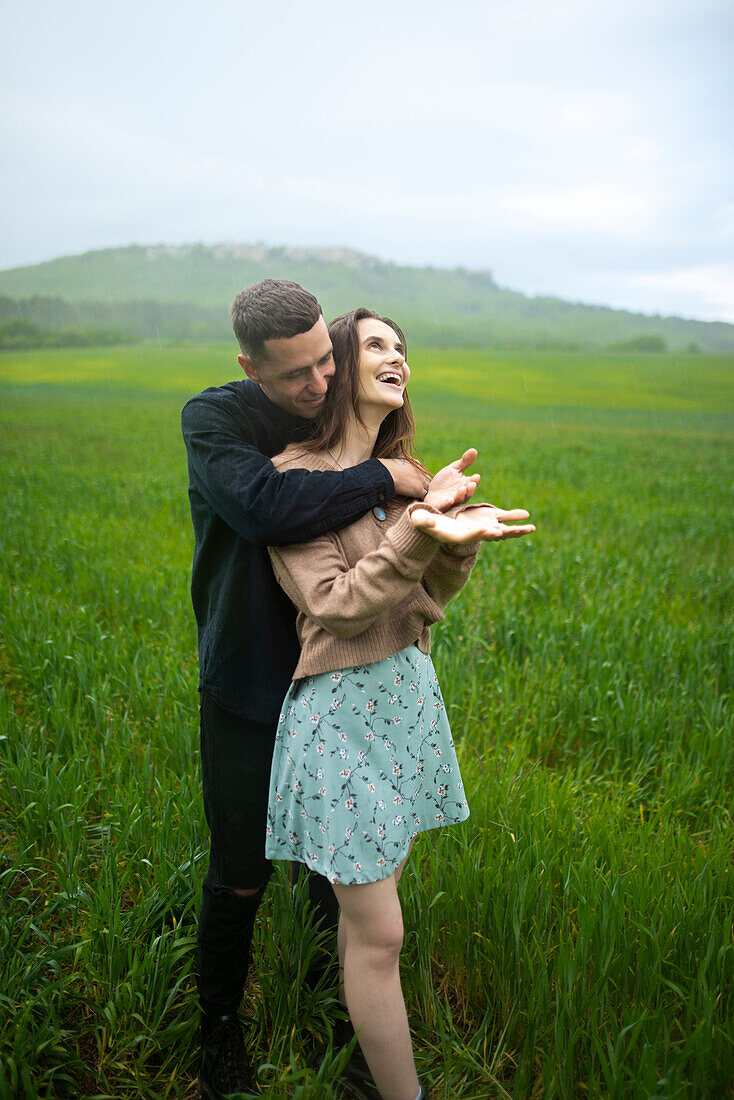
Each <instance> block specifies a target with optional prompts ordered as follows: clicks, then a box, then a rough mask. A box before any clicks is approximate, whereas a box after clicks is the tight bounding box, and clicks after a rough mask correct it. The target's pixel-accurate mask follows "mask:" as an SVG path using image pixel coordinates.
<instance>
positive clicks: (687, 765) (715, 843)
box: [0, 346, 734, 1100]
mask: <svg viewBox="0 0 734 1100" xmlns="http://www.w3.org/2000/svg"><path fill="white" fill-rule="evenodd" d="M411 366H412V370H413V375H412V379H411V394H412V399H413V403H414V406H415V409H416V413H417V417H418V419H419V424H420V433H419V441H420V449H421V453H422V457H423V459H424V461H425V462H426V463H427V464H428V465H429V466H431V467H432V468H434V469H437V468H438V467H439V466H441V465H443V464H444V463H445V462H446V461H448V460H451V459H453V458H455V457H456V456H457V454H458V453H459V452H460V451H462V450H463V449H464V448H465V447H466V446H469V445H474V446H476V447H477V448H478V449H479V452H480V458H479V460H478V463H477V467H478V469H479V471H480V472H481V473H482V475H483V486H482V495H483V496H485V498H486V499H489V500H492V501H493V502H494V503H496V504H500V505H503V506H505V507H510V506H513V507H521V506H524V507H527V508H528V509H529V510H530V512H531V514H532V519H533V521H534V522H535V523H536V524H537V528H538V530H537V533H536V534H535V535H534V536H532V537H531V538H528V539H525V540H522V541H520V542H517V543H513V542H509V543H506V544H503V545H488V546H486V547H484V549H483V550H482V554H481V557H480V562H479V565H478V567H477V569H476V572H475V574H474V576H473V578H472V581H471V582H470V584H469V586H468V587H467V589H466V590H465V591H464V592H463V593H462V595H461V597H460V598H459V599H458V600H457V601H456V602H455V603H454V604H453V605H452V607H451V609H450V610H449V615H448V618H447V621H446V623H444V624H442V625H441V626H440V627H439V628H437V629H436V630H435V633H434V660H435V663H436V667H437V669H438V673H439V676H440V679H441V684H442V688H443V692H444V696H445V699H446V702H447V705H448V708H449V715H450V717H451V720H452V727H453V730H454V734H455V738H456V741H457V747H458V752H459V758H460V761H461V765H462V772H463V776H464V780H465V784H466V787H467V791H468V797H469V802H470V806H471V810H472V816H471V818H470V819H469V821H468V822H467V823H466V824H465V825H463V826H460V827H457V828H455V829H452V830H445V831H444V832H443V833H437V832H433V833H430V834H428V835H426V836H423V837H421V838H419V840H418V842H417V843H416V846H415V849H414V854H413V856H412V857H411V860H410V863H409V865H408V868H407V870H406V873H405V875H404V877H403V880H402V884H401V894H402V898H403V903H404V910H405V919H406V932H407V934H406V943H405V948H404V954H403V959H404V965H403V973H404V985H405V989H406V999H407V1002H408V1012H409V1015H410V1018H411V1021H412V1022H413V1025H414V1034H415V1040H416V1046H417V1062H418V1069H419V1073H420V1075H421V1077H423V1078H424V1079H425V1081H426V1083H427V1084H428V1085H429V1087H430V1089H431V1095H432V1096H434V1097H439V1098H441V1100H488V1098H495V1097H497V1098H506V1097H512V1098H515V1100H525V1098H528V1097H544V1098H548V1100H553V1098H559V1100H564V1098H572V1097H574V1098H575V1097H583V1098H587V1097H589V1098H594V1097H615V1098H620V1100H622V1098H624V1100H626V1098H629V1097H633V1098H637V1097H646V1098H653V1097H654V1098H658V1100H672V1098H678V1097H685V1098H686V1100H693V1098H702V1100H703V1098H709V1097H725V1096H727V1095H732V1081H733V1080H734V1036H733V1031H734V1025H733V1023H732V1021H733V1019H734V981H733V979H734V943H733V939H732V932H733V929H732V913H733V910H734V870H733V865H732V854H733V844H732V779H733V778H734V738H733V737H732V730H733V729H734V722H733V721H732V708H731V688H732V608H733V607H734V599H733V598H732V573H733V570H732V560H733V555H732V538H731V533H732V532H731V503H732V500H731V486H732V484H733V483H734V456H733V449H732V438H733V436H734V399H733V387H732V384H731V380H732V368H733V367H734V357H731V356H728V357H725V356H717V357H714V356H695V357H693V356H685V357H684V356H681V357H679V358H676V357H675V356H651V355H647V356H645V355H641V356H638V357H637V358H633V357H624V356H612V355H599V356H597V357H589V356H584V355H580V354H579V355H567V356H557V355H556V356H554V355H541V354H538V353H531V352H528V353H523V352H512V353H509V352H508V353H504V354H498V355H487V354H485V353H479V352H448V351H447V352H438V351H435V350H434V351H424V352H421V351H417V352H415V353H414V354H413V355H412V356H411ZM235 375H236V363H235V360H234V352H233V350H232V349H231V348H223V347H222V346H212V347H202V348H192V347H186V348H173V347H141V346H136V347H129V348H122V349H89V350H84V351H82V352H77V351H54V352H43V353H24V354H18V355H15V354H9V353H7V354H4V355H2V356H0V398H1V399H2V413H1V414H0V457H1V460H2V470H3V474H4V478H3V480H4V493H3V520H4V522H3V538H2V540H1V545H0V564H1V566H2V568H1V571H0V584H1V585H2V606H3V617H2V627H1V630H2V633H1V635H0V726H1V730H0V735H1V736H2V760H3V769H2V786H1V788H0V803H1V806H2V843H3V855H2V863H1V864H0V891H1V896H0V950H1V953H2V967H3V972H4V973H3V977H2V982H0V1098H2V1100H10V1098H16V1097H25V1098H28V1100H30V1098H35V1097H38V1098H41V1097H43V1098H45V1097H54V1098H55V1097H85V1098H91V1097H109V1098H113V1100H122V1098H137V1097H146V1098H151V1100H153V1098H163V1097H179V1096H180V1097H187V1098H191V1100H193V1098H194V1097H196V1096H197V1095H198V1092H197V1087H196V1068H195V1065H194V1061H193V1054H194V1032H195V1027H196V1022H197V1018H196V1012H195V1003H194V997H193V981H192V962H193V933H194V927H195V925H194V917H195V910H196V906H197V904H198V898H197V894H198V888H199V883H200V880H201V877H202V874H203V871H204V864H205V847H206V834H205V827H204V821H203V811H202V806H201V799H200V793H199V778H198V760H197V738H198V730H197V707H196V702H197V696H196V652H195V630H194V623H193V615H192V612H191V609H190V601H189V593H188V584H189V567H190V555H191V549H192V534H191V530H190V520H189V515H188V504H187V498H186V470H185V455H184V449H183V444H182V442H181V437H180V432H179V426H178V417H179V410H180V407H181V405H182V404H183V401H184V400H185V398H186V397H187V396H189V395H190V394H192V393H194V392H196V391H198V390H200V389H202V388H204V387H205V386H207V385H212V384H217V383H219V382H222V381H225V380H227V379H228V378H230V377H234V376H235ZM313 949H314V943H313V938H312V937H311V936H309V933H308V914H307V913H304V912H303V908H302V906H301V905H300V903H299V904H297V905H296V909H295V910H294V907H293V904H292V902H291V898H290V892H289V889H288V885H287V882H286V878H285V875H284V874H282V873H279V874H278V875H277V876H276V877H275V878H274V879H273V882H272V884H271V887H270V889H269V892H268V896H267V900H266V902H265V904H264V905H263V907H262V909H261V919H260V921H259V925H258V935H257V941H256V945H255V952H256V967H255V969H256V971H257V972H258V973H259V975H260V976H259V980H258V981H257V982H256V983H254V984H253V985H252V986H251V988H250V989H249V990H248V995H247V999H246V1005H245V1008H246V1011H247V1013H248V1014H249V1015H250V1017H251V1024H250V1040H251V1044H252V1047H253V1050H254V1052H255V1054H256V1057H257V1058H258V1059H259V1062H260V1064H261V1066H262V1071H261V1081H262V1087H263V1092H264V1094H265V1095H269V1096H272V1097H282V1098H285V1097H299V1098H302V1100H309V1098H311V1100H328V1098H329V1097H331V1095H332V1093H331V1089H330V1085H329V1081H330V1078H331V1077H332V1076H333V1074H334V1072H335V1069H336V1068H338V1065H336V1064H335V1062H334V1055H333V1052H332V1051H331V1049H330V1047H329V1044H328V1038H329V1026H328V1023H327V1021H328V1018H329V1014H330V1012H331V1011H332V1008H333V1001H332V991H331V990H329V989H320V990H317V991H315V992H314V993H307V992H305V991H304V990H303V989H302V988H301V981H300V978H301V975H302V973H303V970H304V967H305V966H306V965H307V962H308V957H309V954H310V952H312V951H313Z"/></svg>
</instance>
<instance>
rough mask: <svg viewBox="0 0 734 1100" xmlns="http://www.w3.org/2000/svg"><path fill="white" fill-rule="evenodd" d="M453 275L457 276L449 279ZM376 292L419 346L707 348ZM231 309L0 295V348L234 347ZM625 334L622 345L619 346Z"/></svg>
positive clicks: (619, 317) (480, 305) (495, 293)
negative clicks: (140, 343)
mask: <svg viewBox="0 0 734 1100" xmlns="http://www.w3.org/2000/svg"><path fill="white" fill-rule="evenodd" d="M350 274H352V275H353V274H354V273H353V272H351V273H350ZM368 274H372V273H368ZM443 274H444V275H447V273H443ZM451 274H454V273H448V275H451ZM463 278H464V282H465V283H467V280H468V273H463ZM465 289H466V288H465ZM373 290H374V295H375V296H374V298H373V297H372V296H371V295H369V294H367V293H366V292H365V291H363V290H360V289H358V288H356V287H355V288H354V291H353V293H354V300H355V301H362V300H364V301H369V302H370V304H371V305H374V307H375V308H376V309H378V310H380V311H382V312H385V313H387V314H389V315H390V316H394V317H395V318H396V319H398V318H399V320H400V323H401V326H402V327H403V328H404V330H405V331H406V332H407V333H408V335H409V338H410V341H411V344H412V345H413V346H415V345H419V346H420V345H423V346H425V347H446V348H450V347H466V348H477V349H487V348H494V349H497V350H505V349H512V348H532V349H534V350H538V351H552V352H558V353H563V352H575V351H588V350H591V349H594V350H609V351H613V352H621V353H628V352H631V353H638V352H652V353H658V354H664V353H665V352H667V351H668V350H673V351H676V352H681V351H685V352H690V353H693V352H698V351H700V350H701V348H700V346H699V344H698V343H695V342H693V341H691V340H690V339H688V340H686V339H685V334H686V333H688V334H690V332H691V326H696V322H690V321H680V320H679V319H677V318H668V319H662V320H663V321H664V322H665V323H666V324H667V326H668V327H667V329H666V331H668V330H670V339H666V338H665V337H664V336H663V335H661V334H660V333H655V332H650V331H649V330H648V331H645V330H643V331H642V332H639V326H641V325H642V324H643V323H644V324H649V323H650V322H652V323H653V324H654V323H655V320H656V319H655V318H644V317H642V316H640V315H632V314H624V313H617V314H615V312H614V311H612V310H604V309H598V310H597V309H595V308H593V307H588V306H579V305H578V304H573V303H569V302H563V301H560V300H558V299H552V298H535V299H530V298H526V297H524V296H523V295H520V294H517V293H515V292H514V291H503V290H497V289H491V288H490V287H485V288H482V290H483V293H481V294H479V295H478V296H477V298H476V299H471V298H463V299H459V298H458V297H457V298H456V300H454V301H446V300H444V302H443V305H442V309H441V312H438V311H437V310H436V309H431V310H430V312H429V311H427V310H426V308H424V306H423V304H422V303H420V302H417V301H411V302H400V301H395V302H389V301H380V298H379V291H378V287H377V286H375V288H373ZM384 292H385V289H384V287H383V293H384ZM227 305H228V303H226V304H223V305H222V306H221V307H219V308H213V307H211V306H207V305H195V304H191V303H190V302H189V303H186V302H159V301H148V300H139V301H126V302H102V301H87V302H69V301H67V300H66V299H64V298H61V297H51V296H44V295H35V296H33V297H30V298H11V297H8V296H0V348H19V347H73V346H77V347H79V346H88V345H91V344H95V343H97V344H111V343H126V342H129V341H130V340H133V339H137V340H164V341H166V342H170V341H179V340H180V341H184V342H187V341H199V342H209V341H213V340H229V341H232V339H233V336H232V326H231V322H230V319H229V314H228V309H227ZM323 305H324V314H325V316H326V317H327V319H328V318H330V317H332V316H335V315H336V313H338V312H341V308H338V306H339V307H341V305H343V303H338V306H337V303H336V302H332V301H331V300H329V299H328V298H326V299H324V300H323ZM636 327H637V328H638V331H637V332H635V328H636ZM696 327H700V326H696ZM704 327H705V328H706V331H707V334H708V330H711V333H710V334H711V335H714V330H715V329H718V328H721V329H722V330H723V329H727V328H730V327H731V326H725V325H722V326H716V325H709V326H704ZM630 329H632V331H630ZM620 336H624V337H625V339H621V340H620V339H619V337H620ZM615 337H616V339H615ZM708 350H720V349H718V348H714V349H711V348H709V349H708Z"/></svg>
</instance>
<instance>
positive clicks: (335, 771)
mask: <svg viewBox="0 0 734 1100" xmlns="http://www.w3.org/2000/svg"><path fill="white" fill-rule="evenodd" d="M468 816H469V806H468V804H467V801H466V798H465V795H464V786H463V784H462V782H461V775H460V774H459V765H458V763H457V760H456V752H455V751H454V743H453V740H452V738H451V730H450V729H449V724H448V720H447V718H446V708H445V707H444V702H443V699H442V698H441V689H440V688H439V686H438V678H437V677H436V673H435V671H434V668H433V662H432V661H431V658H430V657H429V656H427V655H426V654H425V653H422V652H421V651H420V650H419V649H418V647H417V646H414V645H412V646H409V647H408V648H407V649H404V650H402V652H400V653H395V654H393V656H392V657H387V658H386V659H385V660H383V661H376V662H375V663H374V664H370V665H360V666H357V667H355V668H346V669H342V670H341V671H339V672H325V673H322V674H321V675H319V676H307V677H304V678H303V679H302V680H296V681H294V682H293V683H292V684H291V687H290V690H289V692H288V694H287V695H286V697H285V700H284V702H283V707H282V710H281V712H280V720H279V722H278V732H277V736H276V740H275V749H274V752H273V765H272V771H271V775H270V803H269V807H268V822H267V838H266V843H265V854H266V855H267V856H268V858H269V859H285V860H298V861H299V862H301V863H305V864H306V865H307V866H308V867H310V868H311V869H312V870H315V871H318V873H319V874H321V875H324V876H325V877H326V878H328V879H329V881H330V882H338V883H341V884H344V885H350V884H353V883H360V882H377V881H379V880H380V879H383V878H387V876H388V875H391V874H392V872H393V871H394V870H395V868H396V867H397V866H398V864H399V863H400V862H401V860H403V859H404V858H405V856H406V855H407V853H408V847H409V845H410V841H411V840H412V838H413V837H414V836H416V834H417V833H420V832H423V831H425V830H427V829H436V828H438V827H439V826H442V825H451V824H454V823H456V822H458V821H464V820H465V819H466V818H467V817H468Z"/></svg>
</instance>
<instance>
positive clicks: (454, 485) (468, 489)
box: [425, 447, 479, 512]
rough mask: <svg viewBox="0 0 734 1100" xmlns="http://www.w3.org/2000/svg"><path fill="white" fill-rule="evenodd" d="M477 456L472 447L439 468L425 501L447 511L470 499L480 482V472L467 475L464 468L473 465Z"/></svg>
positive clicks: (430, 483)
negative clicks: (447, 464) (441, 468)
mask: <svg viewBox="0 0 734 1100" xmlns="http://www.w3.org/2000/svg"><path fill="white" fill-rule="evenodd" d="M476 457H477V452H476V451H475V449H474V448H473V447H470V448H469V450H468V451H464V453H463V455H462V456H461V458H457V459H456V462H452V463H451V464H450V465H449V466H444V468H443V470H439V471H438V473H437V474H436V476H435V477H433V478H431V480H430V482H429V485H428V492H427V493H426V495H425V503H426V504H430V505H431V506H432V507H433V508H436V509H437V510H438V511H439V512H445V511H446V509H447V508H453V507H454V506H455V505H457V504H464V503H465V501H467V500H469V498H470V497H471V495H472V494H473V492H474V490H475V489H476V487H477V485H478V484H479V474H470V475H469V476H468V477H467V476H466V475H465V474H464V470H467V469H468V468H469V466H471V464H472V462H473V461H474V459H475V458H476Z"/></svg>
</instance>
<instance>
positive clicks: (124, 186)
mask: <svg viewBox="0 0 734 1100" xmlns="http://www.w3.org/2000/svg"><path fill="white" fill-rule="evenodd" d="M0 70H1V71H2V76H1V77H0V80H2V84H3V93H4V94H3V97H2V99H3V106H2V116H1V123H0V125H1V130H0V140H1V141H2V148H3V152H4V154H5V167H4V169H3V173H2V177H1V178H0V209H1V210H2V235H1V240H0V267H3V268H6V267H12V266H15V265H17V264H26V263H35V262H38V261H40V260H45V259H50V258H52V257H55V256H59V255H64V254H69V253H77V252H83V251H87V250H89V249H93V248H103V247H108V246H113V245H124V244H129V243H139V244H148V243H158V242H168V243H174V244H175V243H184V242H193V241H202V242H205V243H215V242H220V241H246V242H255V241H264V242H265V243H267V244H270V245H280V244H293V245H305V246H309V245H340V246H347V247H352V248H357V249H360V250H362V251H366V252H370V253H372V254H375V255H378V256H380V257H382V258H384V259H388V260H394V261H397V262H400V263H410V264H429V263H430V264H434V265H440V266H457V265H463V266H466V267H472V268H489V269H490V270H492V271H493V272H494V274H495V278H496V279H497V281H498V282H499V283H500V284H502V285H504V286H509V287H512V288H513V289H517V290H523V291H525V292H526V293H532V294H535V293H550V294H558V295H561V296H563V297H566V298H571V299H574V300H579V301H588V302H599V303H604V304H609V305H614V306H624V307H627V308H633V309H639V310H642V311H644V312H662V313H679V314H682V315H684V316H690V317H700V318H704V319H722V320H729V321H734V193H733V190H732V180H733V176H734V172H733V168H734V146H733V144H732V139H731V134H732V132H734V114H733V112H732V106H733V105H734V4H732V2H731V0H634V2H633V0H615V2H614V3H610V2H609V0H604V2H600V0H555V2H554V0H499V2H497V0H454V2H453V3H446V0H441V2H434V0H406V2H401V0H392V2H387V0H377V2H375V3H369V4H353V3H350V2H349V0H334V2H332V0H312V2H311V3H307V2H303V0H297V2H292V3H283V2H280V3H279V2H278V0H270V2H267V3H266V2H263V0H258V2H257V3H253V2H251V0H236V2H235V0H209V2H208V3H207V4H189V5H188V6H186V5H183V4H181V3H173V2H169V0H147V2H138V0H127V2H126V3H125V4H114V5H113V4H106V3H104V2H102V3H99V4H92V3H89V2H88V0H85V2H84V3H81V2H79V0H65V2H64V3H59V2H58V0H54V2H53V3H51V2H50V0H25V2H24V3H23V4H22V5H21V4H15V5H13V6H12V8H10V10H9V11H7V12H6V15H5V19H4V25H3V34H2V42H1V43H0Z"/></svg>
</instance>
